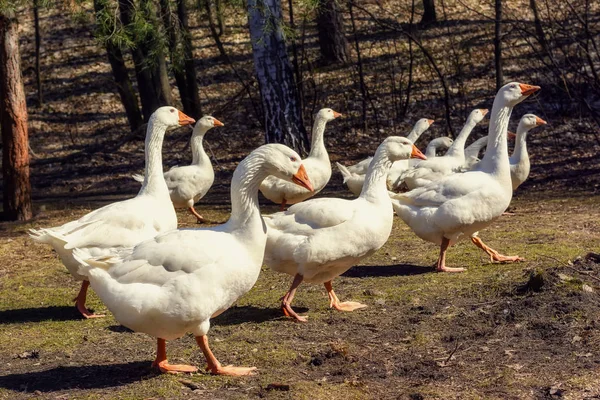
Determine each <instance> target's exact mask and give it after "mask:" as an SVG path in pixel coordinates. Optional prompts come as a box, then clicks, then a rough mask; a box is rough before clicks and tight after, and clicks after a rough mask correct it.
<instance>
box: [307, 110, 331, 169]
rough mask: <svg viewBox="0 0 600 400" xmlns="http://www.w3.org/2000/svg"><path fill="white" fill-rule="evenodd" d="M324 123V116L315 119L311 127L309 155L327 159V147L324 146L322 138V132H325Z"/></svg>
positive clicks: (325, 122)
mask: <svg viewBox="0 0 600 400" xmlns="http://www.w3.org/2000/svg"><path fill="white" fill-rule="evenodd" d="M325 125H327V121H326V120H325V118H319V117H318V116H317V119H315V123H314V124H313V129H312V138H311V141H310V154H309V155H308V156H309V157H315V158H324V159H329V155H328V154H327V149H326V148H325V142H324V140H323V134H324V133H325Z"/></svg>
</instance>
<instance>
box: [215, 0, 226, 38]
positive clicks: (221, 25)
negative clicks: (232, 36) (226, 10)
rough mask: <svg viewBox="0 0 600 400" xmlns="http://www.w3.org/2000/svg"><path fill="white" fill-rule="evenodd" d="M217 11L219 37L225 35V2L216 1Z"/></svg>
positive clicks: (221, 0)
mask: <svg viewBox="0 0 600 400" xmlns="http://www.w3.org/2000/svg"><path fill="white" fill-rule="evenodd" d="M215 11H216V12H217V25H218V27H219V36H223V34H224V33H225V15H224V14H223V0H216V1H215Z"/></svg>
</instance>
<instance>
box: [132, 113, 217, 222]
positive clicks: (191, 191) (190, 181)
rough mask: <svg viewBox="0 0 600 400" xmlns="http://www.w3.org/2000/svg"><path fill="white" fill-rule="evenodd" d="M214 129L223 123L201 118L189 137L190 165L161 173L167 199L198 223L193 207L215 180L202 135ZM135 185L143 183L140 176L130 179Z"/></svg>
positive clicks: (200, 217)
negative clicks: (165, 185) (190, 149)
mask: <svg viewBox="0 0 600 400" xmlns="http://www.w3.org/2000/svg"><path fill="white" fill-rule="evenodd" d="M215 126H223V123H222V122H221V121H219V120H218V119H216V118H214V117H211V116H204V117H202V118H200V120H198V122H197V123H196V125H195V126H194V131H193V133H192V139H191V148H192V163H191V164H190V165H186V166H182V167H177V166H176V167H173V168H171V169H170V170H169V171H167V172H165V173H164V179H165V182H166V183H167V187H168V188H169V196H170V197H171V201H172V202H173V206H175V208H186V209H188V210H189V211H190V213H192V214H193V215H194V216H195V217H196V218H197V219H198V222H202V221H203V220H204V219H203V218H202V216H201V215H200V214H198V212H197V211H196V209H195V208H194V204H196V203H197V202H198V201H199V200H200V199H201V198H203V197H204V195H206V193H207V192H208V190H209V189H210V187H211V186H212V184H213V182H214V180H215V171H214V170H213V167H212V164H211V162H210V157H209V156H208V155H207V154H206V152H205V151H204V146H203V143H202V142H203V140H204V135H205V134H206V132H208V131H209V130H210V129H212V128H214V127H215ZM133 178H134V179H135V180H136V181H138V182H143V181H144V176H143V175H133Z"/></svg>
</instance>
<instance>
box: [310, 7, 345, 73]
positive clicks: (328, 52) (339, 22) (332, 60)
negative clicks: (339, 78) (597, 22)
mask: <svg viewBox="0 0 600 400" xmlns="http://www.w3.org/2000/svg"><path fill="white" fill-rule="evenodd" d="M317 31H318V33H319V47H320V48H321V58H322V60H323V62H324V63H326V64H338V63H346V62H348V60H349V56H348V54H349V51H348V40H347V39H346V35H345V34H344V19H343V18H342V13H341V10H340V7H339V5H338V3H337V0H320V1H319V8H318V9H317Z"/></svg>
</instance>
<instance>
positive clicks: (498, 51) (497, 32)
mask: <svg viewBox="0 0 600 400" xmlns="http://www.w3.org/2000/svg"><path fill="white" fill-rule="evenodd" d="M495 10H496V21H495V25H494V65H495V67H496V91H498V90H500V88H501V87H502V81H504V77H503V74H502V25H501V23H502V0H495Z"/></svg>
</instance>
